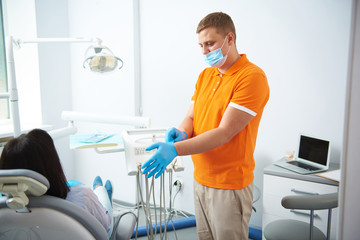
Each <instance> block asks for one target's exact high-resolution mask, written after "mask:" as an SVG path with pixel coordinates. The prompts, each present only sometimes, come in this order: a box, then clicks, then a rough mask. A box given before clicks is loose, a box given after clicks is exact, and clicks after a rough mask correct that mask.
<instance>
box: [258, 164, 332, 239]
mask: <svg viewBox="0 0 360 240" xmlns="http://www.w3.org/2000/svg"><path fill="white" fill-rule="evenodd" d="M333 168H334V169H335V168H336V166H335V167H333ZM263 181H264V183H263V215H262V226H263V229H264V228H265V226H266V225H267V224H268V223H270V222H272V221H274V220H278V219H296V220H300V221H304V222H307V223H309V221H310V217H309V215H310V211H303V210H291V209H285V208H284V207H283V206H282V205H281V199H282V198H283V197H284V196H287V195H298V194H325V193H333V192H338V182H336V181H332V180H329V179H325V178H322V177H318V176H316V175H301V174H297V173H294V172H291V171H288V170H286V169H283V168H280V167H277V166H275V165H271V166H269V167H267V168H265V170H264V180H263ZM337 211H338V209H337V208H335V209H333V212H332V220H331V235H330V237H331V239H336V228H337ZM327 218H328V211H327V210H320V211H315V212H314V225H315V226H316V227H318V228H319V229H321V230H322V231H323V232H324V233H326V228H327ZM263 239H264V238H263Z"/></svg>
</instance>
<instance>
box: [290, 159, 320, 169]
mask: <svg viewBox="0 0 360 240" xmlns="http://www.w3.org/2000/svg"><path fill="white" fill-rule="evenodd" d="M288 163H289V164H292V165H295V166H298V167H301V168H305V169H307V170H309V171H316V170H319V169H320V168H317V167H314V166H310V165H308V164H305V163H302V162H298V161H290V162H288Z"/></svg>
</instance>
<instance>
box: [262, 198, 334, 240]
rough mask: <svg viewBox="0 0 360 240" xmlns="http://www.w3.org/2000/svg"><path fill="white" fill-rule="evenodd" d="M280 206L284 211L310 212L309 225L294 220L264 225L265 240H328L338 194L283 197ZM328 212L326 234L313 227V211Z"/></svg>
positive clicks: (277, 221) (282, 220)
mask: <svg viewBox="0 0 360 240" xmlns="http://www.w3.org/2000/svg"><path fill="white" fill-rule="evenodd" d="M281 205H282V206H283V207H284V208H286V209H301V210H310V219H309V220H310V224H308V223H306V222H302V221H298V220H294V219H281V220H276V221H273V222H271V223H269V224H267V225H266V227H265V229H264V236H265V239H266V240H288V239H292V240H308V239H310V240H312V239H316V240H318V239H330V230H331V213H332V209H333V208H336V207H337V206H338V193H328V194H320V195H302V196H294V195H291V196H285V197H284V198H283V199H282V200H281ZM326 209H327V210H328V222H327V234H326V236H325V234H324V233H323V232H322V231H321V230H320V229H319V228H317V227H315V226H314V210H326Z"/></svg>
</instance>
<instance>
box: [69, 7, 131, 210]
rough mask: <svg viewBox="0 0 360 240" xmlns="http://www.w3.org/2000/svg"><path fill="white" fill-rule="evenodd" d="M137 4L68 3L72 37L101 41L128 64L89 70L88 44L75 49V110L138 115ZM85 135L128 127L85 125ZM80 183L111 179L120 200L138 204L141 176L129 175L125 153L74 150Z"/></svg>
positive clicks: (73, 74)
mask: <svg viewBox="0 0 360 240" xmlns="http://www.w3.org/2000/svg"><path fill="white" fill-rule="evenodd" d="M132 14H133V12H132V1H131V0H127V1H117V0H105V1H98V0H78V1H68V15H69V35H70V36H72V37H78V36H82V37H99V38H101V39H102V40H103V44H104V45H105V46H107V47H109V48H110V49H111V50H112V51H113V53H114V54H115V55H116V56H118V57H120V58H121V59H122V60H123V61H124V67H123V68H122V69H121V70H120V71H115V72H112V73H107V74H94V73H92V72H90V71H88V70H86V69H83V68H82V67H81V66H82V61H83V59H84V53H85V51H86V49H87V48H88V45H86V44H85V45H76V46H75V45H72V46H71V79H72V110H74V111H79V112H90V113H99V114H104V115H125V116H128V115H131V116H132V115H134V104H135V103H134V91H135V90H134V83H133V82H134V70H133V69H134V67H133V61H134V59H133V55H134V53H133V18H132V16H133V15H132ZM77 125H78V126H79V133H89V132H95V131H96V130H101V131H106V132H117V133H121V131H122V130H123V129H124V127H121V126H104V125H95V124H85V123H79V124H77ZM74 165H75V171H76V177H77V179H78V180H80V181H83V182H85V183H87V184H92V181H93V179H94V177H95V176H96V175H100V176H101V177H102V178H103V180H104V181H105V180H106V179H107V178H109V179H111V180H112V182H113V185H114V194H113V196H114V198H116V199H120V200H123V201H128V202H132V203H135V196H136V185H135V177H128V176H127V172H126V165H125V157H124V154H123V153H114V154H103V155H99V154H97V153H95V151H94V150H92V149H90V150H76V151H74Z"/></svg>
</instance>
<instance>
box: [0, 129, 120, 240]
mask: <svg viewBox="0 0 360 240" xmlns="http://www.w3.org/2000/svg"><path fill="white" fill-rule="evenodd" d="M0 169H30V170H33V171H36V172H38V173H40V174H42V175H44V176H45V177H46V178H47V179H48V181H49V183H50V187H49V189H48V191H47V192H46V194H47V195H51V196H55V197H59V198H63V199H66V200H68V201H70V202H73V203H75V204H76V205H79V206H80V207H82V208H84V209H86V210H88V211H89V212H90V213H91V214H92V215H93V216H95V218H96V219H97V220H98V221H99V222H100V223H101V224H102V225H103V226H104V228H105V229H106V231H107V232H108V236H109V237H110V236H111V233H112V230H113V215H112V204H111V203H112V186H111V183H110V181H109V180H107V181H106V184H105V187H104V186H103V183H102V180H101V178H100V177H99V176H97V177H96V178H95V180H94V183H93V190H91V189H90V188H89V187H86V186H85V185H83V184H81V183H79V184H75V185H74V184H71V186H69V184H67V180H66V177H65V174H64V171H63V169H62V166H61V163H60V158H59V155H58V154H57V152H56V148H55V145H54V141H53V139H52V138H51V136H50V135H49V134H48V133H47V132H46V131H43V130H41V129H34V130H32V131H30V132H29V133H27V134H22V135H21V136H19V137H17V138H14V139H12V140H10V141H9V142H8V143H7V144H6V145H5V147H4V149H3V151H2V154H1V157H0Z"/></svg>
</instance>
